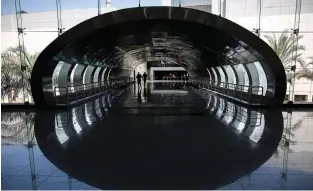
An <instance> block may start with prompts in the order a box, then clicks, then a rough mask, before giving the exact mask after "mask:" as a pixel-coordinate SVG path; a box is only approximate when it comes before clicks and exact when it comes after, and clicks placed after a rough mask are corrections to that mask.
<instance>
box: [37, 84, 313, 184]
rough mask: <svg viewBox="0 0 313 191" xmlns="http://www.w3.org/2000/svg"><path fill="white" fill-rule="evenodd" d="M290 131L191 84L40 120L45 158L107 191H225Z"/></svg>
mask: <svg viewBox="0 0 313 191" xmlns="http://www.w3.org/2000/svg"><path fill="white" fill-rule="evenodd" d="M283 128H284V124H283V116H282V112H281V111H278V110H265V111H258V110H251V109H248V108H245V107H242V106H239V105H235V104H233V103H231V102H228V101H227V100H224V99H222V98H220V97H217V96H215V95H214V94H210V93H208V92H205V91H201V90H199V89H192V88H190V87H187V86H185V84H184V83H178V84H177V83H155V84H152V83H151V84H148V85H147V87H146V88H142V89H141V90H140V89H138V88H137V87H136V86H134V87H130V88H127V89H122V90H117V91H115V92H113V93H112V94H108V95H105V96H103V97H100V98H98V99H96V100H93V101H91V102H87V103H85V104H83V105H80V106H78V107H75V108H73V109H71V110H67V111H44V112H43V111H41V112H37V113H36V117H35V135H36V140H37V143H38V146H39V148H40V149H41V151H42V153H43V154H44V156H45V157H47V159H48V160H50V161H51V162H52V163H53V164H54V165H55V166H56V167H57V168H59V169H60V170H62V171H64V172H65V173H66V174H68V175H69V176H70V177H73V178H75V179H77V180H79V181H82V182H84V183H86V184H88V185H91V186H93V187H95V188H100V189H217V188H221V187H223V186H225V185H229V184H231V183H236V181H238V180H240V179H241V178H242V177H244V176H246V175H249V174H251V173H252V172H254V171H256V170H257V169H258V168H259V167H260V166H261V165H263V163H265V162H266V161H268V159H269V158H270V157H271V156H272V155H273V154H274V153H275V152H276V151H277V147H278V146H279V143H280V140H281V136H282V132H283ZM260 181H262V180H260ZM43 185H44V183H43ZM264 186H266V185H264ZM267 186H268V187H267V188H268V189H282V188H283V186H282V185H280V184H279V183H278V181H274V183H273V182H272V184H268V185H267ZM305 186H306V188H313V186H312V184H309V183H307V184H306V185H305ZM42 188H44V186H43V187H42ZM234 188H235V189H242V188H243V187H234ZM258 188H260V187H258ZM263 188H264V189H265V187H263ZM39 189H40V186H39ZM50 189H54V188H53V186H51V187H50ZM63 189H67V188H63ZM261 189H262V188H261Z"/></svg>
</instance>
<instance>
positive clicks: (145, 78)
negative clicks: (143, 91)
mask: <svg viewBox="0 0 313 191" xmlns="http://www.w3.org/2000/svg"><path fill="white" fill-rule="evenodd" d="M142 76H143V86H144V87H146V82H147V77H148V75H147V74H146V72H145V73H143V75H142Z"/></svg>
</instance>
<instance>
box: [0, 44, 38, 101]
mask: <svg viewBox="0 0 313 191" xmlns="http://www.w3.org/2000/svg"><path fill="white" fill-rule="evenodd" d="M38 55H39V54H38V53H35V54H30V53H28V52H27V51H26V50H25V49H23V48H22V47H15V48H12V47H11V48H8V49H7V50H6V51H5V52H3V53H2V54H1V98H2V99H3V98H5V97H8V98H9V99H13V100H15V99H16V98H17V97H18V95H19V94H20V93H22V91H23V89H24V90H25V91H26V92H27V93H28V94H29V95H32V94H31V88H30V79H31V72H32V69H33V66H34V64H35V62H36V59H37V57H38ZM21 58H22V62H21ZM23 77H24V78H23Z"/></svg>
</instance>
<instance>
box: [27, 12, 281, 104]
mask: <svg viewBox="0 0 313 191" xmlns="http://www.w3.org/2000/svg"><path fill="white" fill-rule="evenodd" d="M143 26H144V27H143ZM151 63H154V65H156V66H157V67H159V66H161V65H175V66H180V67H182V68H184V69H185V70H186V71H187V72H188V78H184V81H187V82H188V85H193V86H194V87H198V88H204V89H206V90H208V91H212V92H215V93H218V94H220V95H221V96H226V97H228V98H230V99H233V100H237V101H240V102H243V103H246V104H253V105H269V106H280V105H281V104H282V102H283V100H284V98H285V92H286V76H285V71H284V68H283V65H282V63H281V62H280V60H279V58H278V57H277V55H276V54H275V52H274V51H273V50H272V49H271V48H270V47H269V46H268V45H267V44H266V43H265V42H263V41H262V40H261V39H259V37H258V36H256V35H254V34H253V33H251V32H249V31H248V30H246V29H244V28H242V27H240V26H239V25H237V24H235V23H233V22H231V21H229V20H227V19H224V18H222V17H219V16H216V15H213V14H210V13H206V12H202V11H198V10H194V9H188V8H178V7H143V8H141V7H139V8H129V9H123V10H118V11H114V12H111V13H107V14H103V15H100V16H97V17H94V18H91V19H89V20H87V21H84V22H82V23H80V24H79V25H77V26H75V27H73V28H71V29H70V30H68V31H66V32H65V33H64V34H62V35H61V36H59V37H58V38H57V39H56V40H55V41H53V42H52V43H51V44H50V45H49V46H48V47H47V48H46V49H45V50H44V51H43V52H42V53H41V54H40V56H39V57H38V59H37V61H36V64H35V66H34V69H33V72H32V81H31V83H32V93H33V98H34V101H35V103H36V105H37V106H39V107H42V108H46V107H54V106H56V105H69V104H73V103H76V102H79V101H81V100H84V99H87V98H91V97H92V96H95V95H98V94H101V93H103V92H106V91H111V90H113V89H116V88H119V87H121V86H125V85H129V84H130V83H132V82H133V80H134V78H135V73H136V72H135V71H138V67H140V66H142V65H147V64H148V65H149V64H151ZM143 68H145V67H143ZM142 70H144V69H142ZM144 71H146V70H144ZM148 76H149V77H148V79H150V80H153V79H151V76H153V74H149V73H148Z"/></svg>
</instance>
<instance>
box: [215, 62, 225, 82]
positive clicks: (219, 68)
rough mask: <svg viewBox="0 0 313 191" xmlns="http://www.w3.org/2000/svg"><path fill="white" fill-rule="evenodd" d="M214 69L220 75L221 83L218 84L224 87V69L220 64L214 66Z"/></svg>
mask: <svg viewBox="0 0 313 191" xmlns="http://www.w3.org/2000/svg"><path fill="white" fill-rule="evenodd" d="M216 69H217V70H218V73H219V74H220V76H221V81H220V82H221V84H220V86H221V87H224V85H225V82H226V76H225V73H224V71H223V70H222V68H221V67H220V66H218V67H216Z"/></svg>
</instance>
